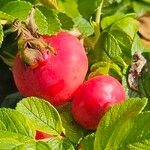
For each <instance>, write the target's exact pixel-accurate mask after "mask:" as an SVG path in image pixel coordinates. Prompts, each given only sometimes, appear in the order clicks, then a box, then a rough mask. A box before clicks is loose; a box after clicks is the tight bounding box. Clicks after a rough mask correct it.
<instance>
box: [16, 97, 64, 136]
mask: <svg viewBox="0 0 150 150" xmlns="http://www.w3.org/2000/svg"><path fill="white" fill-rule="evenodd" d="M16 109H17V110H18V111H19V112H21V113H23V114H24V115H25V116H26V117H28V118H29V119H30V120H32V123H34V125H35V128H36V130H39V131H43V132H45V133H49V134H52V135H58V134H60V133H61V132H62V122H61V118H60V116H59V114H58V112H57V110H56V109H55V108H54V107H53V106H52V105H51V104H50V103H48V102H47V101H45V100H43V99H40V98H36V97H28V98H24V99H23V100H22V101H20V102H19V103H18V104H17V107H16Z"/></svg>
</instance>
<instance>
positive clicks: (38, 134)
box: [35, 131, 52, 140]
mask: <svg viewBox="0 0 150 150" xmlns="http://www.w3.org/2000/svg"><path fill="white" fill-rule="evenodd" d="M51 137H52V136H51V135H50V134H47V133H44V132H41V131H36V135H35V139H36V140H42V139H47V138H51Z"/></svg>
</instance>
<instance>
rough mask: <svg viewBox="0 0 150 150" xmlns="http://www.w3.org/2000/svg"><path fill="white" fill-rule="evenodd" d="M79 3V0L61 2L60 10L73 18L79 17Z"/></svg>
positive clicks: (61, 0) (59, 2) (59, 3)
mask: <svg viewBox="0 0 150 150" xmlns="http://www.w3.org/2000/svg"><path fill="white" fill-rule="evenodd" d="M77 1H78V0H59V1H58V7H59V10H60V11H61V12H63V13H65V14H66V15H67V16H69V17H71V18H76V17H79V16H80V13H79V11H78V4H77Z"/></svg>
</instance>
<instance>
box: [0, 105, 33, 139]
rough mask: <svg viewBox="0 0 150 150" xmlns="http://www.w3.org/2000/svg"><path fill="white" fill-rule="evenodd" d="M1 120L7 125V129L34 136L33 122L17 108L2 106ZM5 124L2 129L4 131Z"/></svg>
mask: <svg viewBox="0 0 150 150" xmlns="http://www.w3.org/2000/svg"><path fill="white" fill-rule="evenodd" d="M0 121H1V122H3V125H4V126H5V131H9V132H14V133H19V134H22V135H24V136H30V137H34V132H35V130H34V127H33V124H32V123H31V122H30V120H28V119H27V118H26V117H25V116H23V115H22V114H21V113H19V112H18V111H16V110H12V109H6V108H1V109H0ZM4 126H3V128H2V129H0V130H3V131H4Z"/></svg>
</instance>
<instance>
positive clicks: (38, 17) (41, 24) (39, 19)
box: [35, 8, 48, 34]
mask: <svg viewBox="0 0 150 150" xmlns="http://www.w3.org/2000/svg"><path fill="white" fill-rule="evenodd" d="M45 11H46V10H45ZM35 23H36V25H37V26H38V32H39V33H41V34H48V23H47V21H46V17H45V16H44V15H43V14H42V13H41V11H40V10H39V9H37V8H36V11H35Z"/></svg>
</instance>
